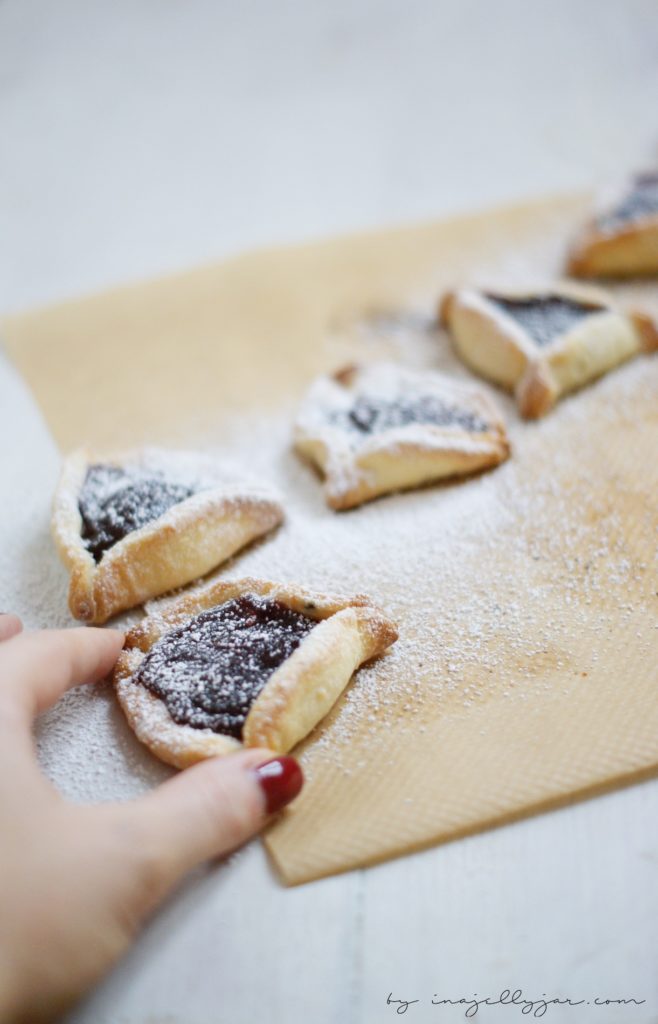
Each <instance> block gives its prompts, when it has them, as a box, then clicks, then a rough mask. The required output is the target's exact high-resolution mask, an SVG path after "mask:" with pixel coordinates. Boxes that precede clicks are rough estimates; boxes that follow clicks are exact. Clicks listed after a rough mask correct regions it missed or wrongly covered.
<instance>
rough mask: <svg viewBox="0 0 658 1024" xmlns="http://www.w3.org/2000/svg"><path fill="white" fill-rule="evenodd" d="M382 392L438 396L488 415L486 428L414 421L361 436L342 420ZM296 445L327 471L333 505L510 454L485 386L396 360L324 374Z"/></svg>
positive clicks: (303, 412) (302, 415)
mask: <svg viewBox="0 0 658 1024" xmlns="http://www.w3.org/2000/svg"><path fill="white" fill-rule="evenodd" d="M382 396H385V397H386V398H387V399H391V400H393V401H394V400H396V399H397V398H404V399H408V398H410V397H412V398H416V399H423V398H428V397H429V398H432V397H435V398H436V399H438V400H439V401H441V402H443V403H445V404H446V405H447V406H449V407H450V408H458V409H459V410H460V411H462V412H463V413H465V414H471V415H473V416H476V417H477V418H479V419H481V420H484V421H485V423H486V424H487V429H486V430H478V431H475V430H469V429H466V428H465V427H463V426H460V425H459V424H458V423H455V424H446V425H436V424H432V423H421V422H412V423H407V424H405V425H402V426H395V427H386V428H384V429H381V430H378V431H377V432H376V433H372V434H365V435H364V436H358V435H357V434H355V432H353V431H350V430H347V429H345V428H344V427H343V426H341V425H340V423H337V422H336V419H335V417H336V415H337V414H338V415H339V416H340V415H341V414H345V412H346V411H347V410H349V408H350V405H351V404H352V403H353V402H354V401H355V400H356V399H358V398H360V397H365V398H366V399H370V398H374V399H375V400H377V398H380V397H382ZM294 444H295V448H296V450H297V451H298V452H299V453H300V454H301V455H302V456H303V457H305V458H306V459H308V460H309V461H310V462H312V463H313V464H314V465H315V466H316V467H317V468H318V469H319V470H320V471H321V472H322V474H323V475H324V477H325V488H324V489H325V497H326V500H327V503H328V504H329V505H330V506H331V508H335V509H348V508H353V507H354V506H356V505H361V504H362V503H363V502H365V501H369V500H370V499H371V498H376V497H377V496H379V495H381V494H387V493H389V492H391V491H399V490H406V489H408V488H412V487H418V486H420V485H422V484H425V483H428V482H430V481H436V480H440V479H443V478H445V477H453V476H463V475H465V474H468V473H473V472H476V471H477V470H480V469H485V468H487V467H489V466H495V465H498V463H500V462H502V461H503V460H504V459H506V458H507V456H508V455H509V443H508V440H507V435H506V432H505V424H504V422H503V419H502V417H501V415H500V413H499V411H498V408H497V406H496V404H495V403H494V402H493V400H492V399H491V398H489V396H488V395H487V394H486V393H485V392H484V391H483V390H482V389H481V388H480V387H477V386H474V385H469V384H462V383H461V382H458V381H455V380H452V379H451V378H449V377H445V376H443V375H441V374H438V373H434V372H432V371H423V372H419V371H414V370H409V369H406V368H404V367H401V366H397V365H395V364H392V363H374V364H366V365H362V366H358V365H357V366H348V367H345V368H343V369H341V370H338V371H337V372H336V373H334V374H333V375H331V376H328V377H320V378H318V379H317V380H316V381H315V382H314V384H313V385H312V387H311V388H310V390H309V392H308V394H307V396H306V398H305V399H304V402H303V404H302V406H301V409H300V412H299V415H298V418H297V421H296V424H295V431H294Z"/></svg>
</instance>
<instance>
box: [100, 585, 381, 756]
mask: <svg viewBox="0 0 658 1024" xmlns="http://www.w3.org/2000/svg"><path fill="white" fill-rule="evenodd" d="M396 639H397V631H396V629H395V626H394V625H393V623H392V622H390V621H389V620H388V619H387V618H386V617H385V616H384V614H383V613H382V612H381V611H380V610H379V609H378V608H376V607H375V606H374V605H372V604H371V603H370V601H369V599H368V598H367V597H363V596H361V595H359V596H357V597H353V598H344V597H335V596H330V595H327V594H318V593H313V592H311V591H308V590H306V589H304V588H302V587H297V586H295V585H292V584H285V585H284V584H277V583H272V582H267V581H264V580H255V579H241V580H231V581H222V582H216V583H212V584H209V585H206V586H204V587H202V588H200V589H198V590H196V591H190V592H189V593H187V594H185V595H183V596H182V597H181V598H179V599H178V600H176V601H174V602H171V603H169V604H167V606H166V608H165V609H164V610H163V611H162V613H161V614H157V613H154V614H151V615H149V616H148V617H146V618H145V619H143V621H142V622H141V623H140V624H139V625H138V626H136V627H135V628H134V629H132V630H131V631H130V632H129V633H128V634H127V636H126V647H125V649H124V651H123V652H122V654H121V655H120V657H119V660H118V662H117V665H116V668H115V673H114V683H115V688H116V692H117V696H118V699H119V702H120V704H121V706H122V708H123V710H124V712H125V714H126V717H127V718H128V721H129V723H130V725H131V726H132V728H133V729H134V731H135V733H136V734H137V736H138V737H139V739H140V740H141V741H142V743H144V744H145V745H146V746H147V747H148V748H149V749H150V750H151V751H152V752H153V753H154V754H155V755H156V756H157V757H159V758H160V759H161V760H163V761H166V762H167V763H168V764H172V765H175V766H176V767H178V768H185V767H187V766H188V765H190V764H193V763H194V762H195V761H199V760H202V759H203V758H206V757H214V756H216V755H218V754H227V753H230V752H231V751H233V750H236V749H238V748H239V747H240V745H244V746H248V747H255V746H262V747H268V748H269V749H271V750H273V751H276V752H278V753H285V752H286V751H288V750H291V749H292V747H294V746H295V744H296V743H298V742H299V741H300V740H301V739H303V738H304V737H305V736H306V735H308V733H309V732H310V731H311V730H312V729H313V728H314V726H315V725H317V723H318V722H319V721H320V720H321V719H322V718H324V716H325V715H326V714H327V712H328V711H329V710H330V708H331V707H332V706H333V705H334V703H335V702H336V700H337V699H338V697H339V696H340V694H341V693H342V691H343V690H344V689H345V687H346V686H347V684H348V683H349V681H350V679H351V677H352V675H353V673H354V672H355V671H356V669H357V668H358V667H359V665H361V664H362V662H364V661H367V660H369V659H370V658H373V657H375V656H376V655H378V654H381V653H382V652H383V651H384V650H385V649H386V648H387V647H389V645H390V644H392V643H393V642H394V641H395V640H396Z"/></svg>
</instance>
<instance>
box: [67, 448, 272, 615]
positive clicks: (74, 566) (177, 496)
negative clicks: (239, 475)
mask: <svg viewBox="0 0 658 1024" xmlns="http://www.w3.org/2000/svg"><path fill="white" fill-rule="evenodd" d="M282 518H283V510H282V508H281V505H280V504H279V502H278V501H277V500H276V498H275V497H274V495H273V494H271V493H270V492H269V491H267V490H266V489H264V488H259V487H254V486H252V485H250V484H249V483H244V482H241V481H239V480H235V479H234V478H228V477H226V476H225V475H224V474H223V472H222V470H221V467H220V466H219V465H218V464H217V463H216V462H215V461H214V460H213V459H211V458H209V457H206V456H199V455H195V454H193V453H185V452H168V451H163V450H160V449H154V448H150V449H143V450H140V451H136V452H129V453H125V454H119V455H110V456H98V455H95V454H93V453H91V452H88V451H85V450H79V451H76V452H74V453H73V454H72V455H69V456H68V458H66V460H65V462H64V466H63V468H62V473H61V476H60V480H59V483H58V486H57V490H56V492H55V497H54V501H53V516H52V530H53V537H54V540H55V543H56V545H57V548H58V550H59V553H60V556H61V558H62V561H63V562H64V564H65V565H66V567H67V568H68V570H69V572H70V586H69V607H70V609H71V613H72V615H73V616H74V617H75V618H76V619H80V620H82V621H83V622H90V623H103V622H106V621H107V619H109V618H110V617H111V616H112V615H115V614H117V613H118V612H120V611H123V610H125V609H127V608H132V607H134V606H135V605H138V604H141V603H142V602H143V601H146V600H147V599H148V598H151V597H156V596H158V595H159V594H163V593H166V592H167V591H169V590H173V589H174V588H176V587H181V586H183V585H184V584H186V583H189V582H191V581H192V580H195V579H198V578H199V577H201V576H204V575H205V574H206V573H208V572H210V571H211V570H212V569H214V568H215V567H216V566H218V565H220V564H221V563H222V562H224V561H225V560H226V559H227V558H230V556H231V555H233V554H235V552H236V551H238V550H239V549H240V548H242V547H244V546H245V545H246V544H248V543H249V542H250V541H252V540H254V539H255V538H256V537H260V536H261V535H263V534H264V533H267V532H268V531H269V530H271V529H273V528H274V527H275V526H277V525H278V524H279V523H280V522H281V520H282Z"/></svg>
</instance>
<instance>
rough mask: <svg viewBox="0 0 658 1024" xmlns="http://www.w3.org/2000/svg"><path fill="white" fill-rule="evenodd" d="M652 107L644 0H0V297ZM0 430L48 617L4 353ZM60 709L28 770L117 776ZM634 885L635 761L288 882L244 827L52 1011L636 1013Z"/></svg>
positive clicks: (13, 591) (85, 277)
mask: <svg viewBox="0 0 658 1024" xmlns="http://www.w3.org/2000/svg"><path fill="white" fill-rule="evenodd" d="M657 108H658V8H657V7H656V3H655V0H625V3H624V4H623V5H622V4H618V3H616V2H614V0H598V2H597V0H540V2H537V0H536V2H535V3H527V2H523V0H499V2H498V3H495V4H494V3H490V2H487V0H479V2H473V0H470V2H459V0H406V2H402V0H378V2H376V0H333V2H332V3H328V2H327V3H323V2H321V0H305V2H303V0H279V2H278V3H276V4H274V3H268V2H267V0H254V2H251V3H249V2H246V3H243V4H229V3H219V2H213V0H207V2H204V0H187V3H175V2H174V0H160V2H156V0H115V2H114V3H111V4H110V3H106V2H105V3H104V2H101V0H60V2H59V3H58V4H53V3H49V2H48V0H0V140H1V141H0V146H1V149H2V157H1V159H0V226H1V227H0V310H2V311H3V312H6V311H8V310H12V311H14V310H18V309H21V308H26V307H28V306H30V305H33V304H37V303H46V302H50V301H55V300H58V299H60V298H64V297H67V296H70V295H74V294H79V293H84V292H88V291H90V290H93V289H98V288H101V287H105V286H107V285H108V284H110V283H115V282H118V281H125V280H129V279H132V278H137V277H140V276H146V275H153V274H155V273H159V272H165V271H167V270H171V269H176V268H180V267H184V266H187V265H192V264H195V263H198V262H201V261H206V260H209V259H214V258H217V257H221V256H222V255H225V254H227V253H229V252H234V251H236V250H238V249H243V248H246V247H249V246H253V245H261V244H269V243H275V242H280V241H288V240H295V239H301V238H307V237H312V236H316V235H322V234H327V233H337V232H342V231H345V230H350V229H354V228H360V227H367V226H371V225H382V224H388V223H391V222H396V221H404V220H410V219H420V218H427V217H435V216H437V215H442V214H448V213H452V212H455V211H457V210H464V209H468V208H471V207H484V206H486V205H489V204H492V203H496V202H498V201H503V200H510V199H514V198H517V197H520V196H525V195H529V194H539V193H542V192H547V191H557V190H559V189H562V188H571V187H581V186H583V185H587V184H589V183H590V182H592V181H604V180H606V179H607V178H609V177H611V176H614V175H616V174H618V173H619V172H621V171H623V170H624V169H625V168H627V167H629V166H632V165H634V164H636V163H642V162H646V161H647V160H650V159H651V158H655V157H656V156H658V149H657V148H656V143H657V141H658V135H657V132H658V122H657V121H656V109H657ZM53 358H56V356H55V354H53ZM0 437H1V438H2V447H1V452H2V454H1V468H2V474H1V477H0V479H1V484H0V489H1V492H2V496H3V501H2V511H1V512H0V529H1V531H2V534H1V543H0V608H4V609H8V608H13V609H14V610H16V611H17V612H19V613H20V614H22V615H23V616H24V618H25V620H26V622H27V623H28V624H29V625H31V626H36V625H46V626H47V625H57V624H62V623H64V622H67V621H68V620H67V616H66V612H65V609H64V608H63V595H64V592H65V580H64V577H63V573H61V572H59V571H58V570H54V569H52V568H50V567H52V564H53V554H52V549H51V547H50V541H49V538H48V505H49V500H50V494H51V490H52V484H53V481H54V478H55V475H56V472H57V461H58V458H57V454H56V452H55V449H54V446H53V443H52V441H51V440H50V438H49V436H48V433H47V431H46V429H45V427H44V426H43V424H42V422H41V420H40V417H39V413H38V411H37V409H36V408H35V406H34V405H33V403H32V401H31V399H30V398H29V396H28V395H27V394H26V392H25V390H24V388H23V386H22V384H21V382H20V381H19V380H18V379H17V377H16V376H15V374H14V373H13V370H12V369H11V368H10V367H9V366H8V365H7V363H6V361H2V360H0ZM657 682H658V679H657ZM619 685H620V686H623V685H624V681H623V679H620V681H619ZM96 706H97V707H98V708H99V709H100V710H99V711H98V712H96V711H94V714H95V715H97V718H94V717H93V715H92V717H91V718H84V719H80V720H81V721H83V720H84V721H85V722H88V723H90V728H91V732H92V733H93V731H94V729H95V728H98V729H99V730H102V729H103V728H107V722H106V721H105V719H106V718H107V716H108V715H110V711H109V710H108V705H107V702H103V700H100V701H98V702H97V705H96ZM76 707H77V708H78V710H77V711H75V710H74V713H72V714H69V715H68V716H66V715H64V716H60V717H58V716H57V715H55V716H52V717H51V718H50V719H49V720H48V722H47V723H46V725H45V727H44V728H43V730H42V732H43V758H44V761H45V763H46V767H47V769H48V771H49V772H50V773H51V774H52V775H53V777H54V778H55V779H56V780H58V781H60V782H61V783H62V784H63V785H64V788H67V780H68V781H70V782H71V786H70V787H69V788H72V789H74V790H76V791H80V790H82V791H84V792H85V793H86V794H88V795H92V796H93V795H98V796H100V797H108V796H112V795H113V794H116V795H121V796H124V795H127V789H128V790H129V789H130V785H129V783H127V782H126V780H125V779H121V778H115V777H114V776H113V774H112V772H111V771H109V772H108V771H107V770H104V769H103V770H102V771H101V769H100V768H99V766H98V765H96V766H94V765H93V764H91V763H89V761H88V762H87V763H86V762H85V758H86V757H87V754H86V751H87V750H88V749H91V750H93V749H94V747H93V736H92V737H91V739H90V736H88V735H87V736H83V735H82V734H81V731H80V730H78V732H77V733H76V728H75V726H76V717H75V716H76V714H78V712H79V713H80V714H82V711H80V707H79V706H78V705H76ZM83 710H84V709H83ZM87 712H88V709H87V711H85V713H87ZM103 716H105V718H104V717H103ZM95 722H98V724H97V725H95V724H94V723H95ZM98 735H100V733H99V734H98ZM97 739H98V737H97ZM90 743H91V747H89V744H90ZM85 744H86V745H87V746H85ZM90 760H93V758H92V759H90ZM81 776H84V785H82V786H80V777H81ZM148 781H149V780H146V783H147V782H148ZM146 783H145V780H144V779H141V780H140V782H139V785H144V784H146ZM139 785H138V786H137V788H139ZM657 882H658V781H656V782H648V783H645V784H643V785H638V786H635V787H633V788H630V789H626V790H624V791H620V792H617V793H614V794H612V795H609V796H606V797H602V798H599V799H596V800H591V801H588V802H586V803H582V804H579V805H577V806H574V807H571V808H569V809H565V810H561V811H556V812H554V813H551V814H546V815H543V816H541V817H537V818H534V819H531V820H527V821H524V822H522V823H519V824H516V825H512V826H509V827H506V828H504V829H500V830H497V831H493V832H489V833H487V834H484V835H480V836H476V837H473V838H470V839H467V840H464V841H461V842H456V843H452V844H450V845H447V846H444V847H441V848H437V849H433V850H429V851H427V852H425V853H423V854H418V855H415V856H412V857H407V858H405V859H402V860H399V861H397V862H393V863H389V864H385V865H382V866H380V867H377V868H373V869H370V870H368V871H362V872H354V873H351V874H348V875H345V876H342V877H338V878H333V879H328V880H326V881H322V882H319V883H316V884H313V885H308V886H305V887H302V888H299V889H295V890H288V891H287V890H284V889H282V888H281V887H280V886H279V885H278V884H277V882H276V881H275V880H274V879H273V877H272V875H271V873H270V870H269V868H268V865H267V863H266V861H265V858H264V855H263V853H262V851H261V849H260V848H259V847H258V846H257V845H256V844H254V845H252V846H251V847H250V848H248V849H246V850H244V851H242V852H241V853H240V854H238V855H237V856H236V857H234V858H233V859H232V861H231V862H230V863H228V864H226V865H224V866H222V867H220V868H214V869H212V870H209V871H208V872H204V873H202V874H200V875H199V876H198V877H197V878H195V879H193V880H191V881H190V883H189V884H188V885H187V886H186V888H185V889H184V890H183V891H182V892H181V893H180V894H179V895H178V896H177V897H176V898H175V899H174V900H172V901H171V902H170V903H169V905H168V906H167V907H166V908H165V909H164V910H163V911H162V913H161V914H159V916H158V917H157V918H156V919H155V920H154V921H153V923H152V925H151V926H150V927H149V928H148V930H147V931H146V933H145V934H144V936H143V938H142V939H141V940H140V942H139V943H138V944H137V946H136V947H135V949H134V950H133V952H132V953H131V955H130V956H129V957H128V958H127V959H126V961H125V962H124V963H123V964H121V965H120V967H119V968H118V969H117V970H115V972H114V973H113V974H112V975H111V977H110V978H108V980H107V981H106V982H105V983H104V984H103V985H102V986H101V987H100V988H99V989H98V990H97V991H96V992H95V993H94V994H92V995H91V996H90V997H89V999H88V1000H87V1001H86V1002H85V1003H84V1005H82V1006H81V1007H80V1008H79V1010H78V1011H77V1012H76V1013H74V1014H73V1015H72V1016H71V1017H70V1024H73V1022H76V1024H83V1022H84V1024H122V1022H125V1024H147V1022H150V1024H156V1022H158V1024H165V1022H167V1024H216V1022H224V1021H226V1022H230V1024H243V1022H244V1024H247V1022H249V1024H251V1022H252V1021H256V1020H266V1021H268V1022H270V1024H297V1022H307V1021H308V1022H313V1024H334V1022H336V1024H337V1022H341V1024H342V1022H346V1024H371V1022H373V1024H374V1022H377V1024H378V1022H379V1021H385V1020H391V1019H394V1018H395V1016H396V1006H394V1005H393V1006H387V1005H386V1000H387V996H388V995H389V993H393V996H394V998H396V999H407V1000H414V999H418V1000H420V1002H418V1003H414V1004H412V1005H410V1006H409V1008H408V1010H407V1013H406V1015H404V1019H405V1020H410V1021H418V1022H419V1024H421V1022H430V1021H459V1020H462V1019H464V1010H465V1007H464V1006H461V1007H460V1006H453V1007H449V1006H439V1005H432V1002H431V1001H432V998H433V997H435V996H436V998H437V999H446V998H451V999H459V998H460V997H468V998H470V997H472V996H473V994H474V993H478V994H479V997H484V996H486V995H490V996H492V997H497V996H498V995H499V994H500V992H501V990H503V989H506V988H509V989H512V990H513V989H517V988H520V989H522V990H523V992H524V994H525V995H527V996H528V997H529V998H540V997H541V996H542V994H544V993H545V994H546V995H547V996H548V997H556V996H559V997H562V998H564V997H570V998H571V999H572V1000H583V999H584V1000H590V1001H591V1000H593V999H594V998H595V997H596V996H599V997H602V998H604V999H605V998H633V997H634V998H636V999H638V1000H646V1002H644V1004H643V1005H641V1006H635V1005H630V1006H623V1007H620V1006H615V1007H608V1008H605V1007H599V1006H594V1005H593V1004H592V1003H591V1002H590V1004H589V1005H588V1004H584V1005H581V1006H577V1007H561V1008H558V1007H555V1006H552V1007H550V1008H549V1009H548V1010H547V1012H546V1014H545V1019H547V1020H551V1021H556V1022H562V1021H565V1022H566V1021H570V1022H571V1021H577V1022H578V1024H589V1022H590V1021H591V1022H592V1024H608V1022H615V1024H624V1022H626V1021H628V1022H629V1024H649V1022H650V1021H652V1022H656V1021H658V970H657V969H656V968H657V963H656V961H657V952H658V884H657ZM1 912H2V911H1V908H0V913H1ZM476 1019H477V1020H482V1021H491V1022H498V1021H514V1020H521V1019H524V1018H523V1017H522V1015H521V1011H520V1008H518V1007H512V1006H502V1007H501V1006H498V1007H496V1008H493V1007H483V1008H481V1009H480V1011H479V1012H478V1014H477V1017H476Z"/></svg>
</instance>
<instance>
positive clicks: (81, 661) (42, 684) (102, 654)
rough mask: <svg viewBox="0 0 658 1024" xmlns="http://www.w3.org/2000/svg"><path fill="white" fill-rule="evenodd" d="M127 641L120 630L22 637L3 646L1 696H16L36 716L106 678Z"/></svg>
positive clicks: (44, 632)
mask: <svg viewBox="0 0 658 1024" xmlns="http://www.w3.org/2000/svg"><path fill="white" fill-rule="evenodd" d="M123 639H124V638H123V633H121V632H119V630H115V629H95V628H92V627H84V626H83V627H79V628H76V629H52V630H50V629H48V630H40V631H39V632H36V633H21V634H20V635H19V636H15V637H13V638H12V639H11V640H7V641H5V643H3V644H2V645H1V646H0V692H2V691H4V692H9V693H11V694H12V695H15V696H18V697H19V699H22V700H24V701H25V702H26V706H27V709H28V711H29V712H30V713H31V714H32V715H36V714H38V713H39V712H40V711H44V710H45V709H46V708H48V707H50V706H51V705H52V704H54V703H55V701H56V700H57V699H58V698H59V697H61V696H62V694H63V693H65V691H66V690H69V689H70V688H71V687H72V686H77V685H78V684H79V683H95V682H97V681H98V680H99V679H102V678H103V676H106V675H107V674H108V672H109V671H110V670H111V669H112V667H113V665H114V663H115V661H116V660H117V658H118V656H119V652H120V651H121V648H122V646H123Z"/></svg>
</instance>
